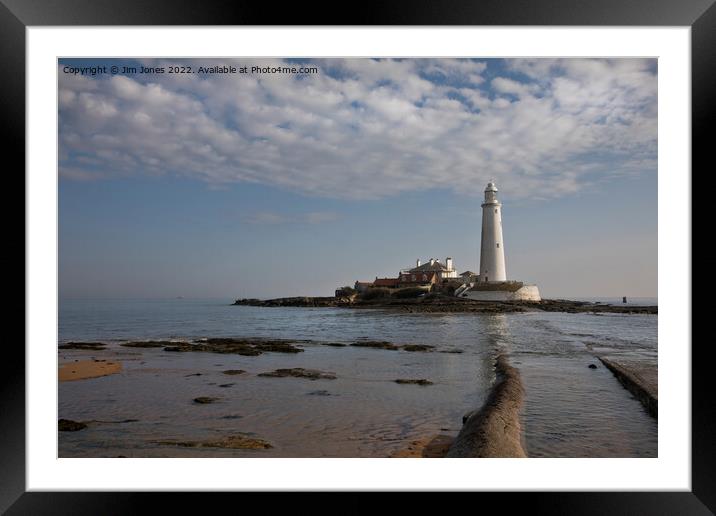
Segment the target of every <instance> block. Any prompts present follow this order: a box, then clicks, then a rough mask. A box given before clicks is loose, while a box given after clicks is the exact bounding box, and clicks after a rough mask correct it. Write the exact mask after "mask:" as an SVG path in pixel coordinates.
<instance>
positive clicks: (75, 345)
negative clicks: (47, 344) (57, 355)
mask: <svg viewBox="0 0 716 516" xmlns="http://www.w3.org/2000/svg"><path fill="white" fill-rule="evenodd" d="M106 347H107V345H106V344H105V343H103V342H67V343H65V344H62V345H60V346H58V348H59V349H85V350H92V351H98V350H101V349H105V348H106Z"/></svg>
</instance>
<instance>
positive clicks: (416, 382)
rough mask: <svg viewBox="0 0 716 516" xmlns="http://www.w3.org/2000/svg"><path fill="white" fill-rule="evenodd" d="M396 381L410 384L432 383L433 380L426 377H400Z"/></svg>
mask: <svg viewBox="0 0 716 516" xmlns="http://www.w3.org/2000/svg"><path fill="white" fill-rule="evenodd" d="M395 383H400V384H408V385H432V384H433V382H431V381H430V380H426V379H424V378H419V379H412V378H398V379H397V380H395Z"/></svg>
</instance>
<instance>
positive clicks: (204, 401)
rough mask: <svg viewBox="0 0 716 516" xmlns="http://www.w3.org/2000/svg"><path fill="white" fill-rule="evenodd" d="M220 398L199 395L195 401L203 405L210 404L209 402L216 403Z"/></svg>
mask: <svg viewBox="0 0 716 516" xmlns="http://www.w3.org/2000/svg"><path fill="white" fill-rule="evenodd" d="M218 399H219V398H212V397H211V396H199V397H198V398H194V403H200V404H202V405H205V404H208V403H214V402H215V401H217V400H218Z"/></svg>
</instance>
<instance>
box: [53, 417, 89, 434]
mask: <svg viewBox="0 0 716 516" xmlns="http://www.w3.org/2000/svg"><path fill="white" fill-rule="evenodd" d="M85 428H87V423H83V422H82V421H72V420H71V419H60V420H58V421H57V429H58V430H59V431H60V432H76V431H78V430H84V429H85Z"/></svg>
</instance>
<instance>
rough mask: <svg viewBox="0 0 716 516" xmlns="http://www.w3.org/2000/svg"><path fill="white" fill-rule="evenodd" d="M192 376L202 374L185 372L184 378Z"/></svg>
mask: <svg viewBox="0 0 716 516" xmlns="http://www.w3.org/2000/svg"><path fill="white" fill-rule="evenodd" d="M190 376H201V373H191V374H185V375H184V378H188V377H190Z"/></svg>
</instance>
